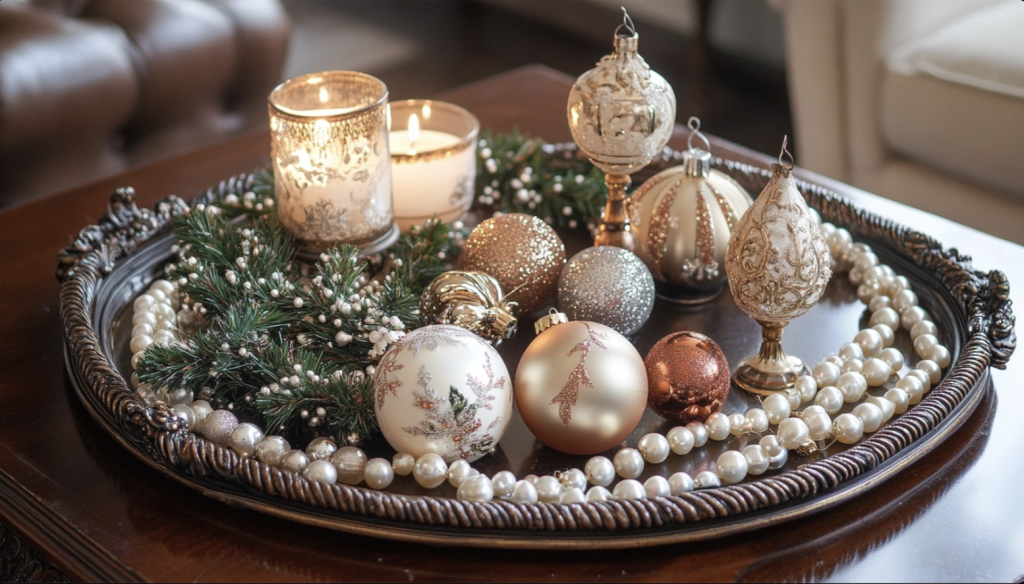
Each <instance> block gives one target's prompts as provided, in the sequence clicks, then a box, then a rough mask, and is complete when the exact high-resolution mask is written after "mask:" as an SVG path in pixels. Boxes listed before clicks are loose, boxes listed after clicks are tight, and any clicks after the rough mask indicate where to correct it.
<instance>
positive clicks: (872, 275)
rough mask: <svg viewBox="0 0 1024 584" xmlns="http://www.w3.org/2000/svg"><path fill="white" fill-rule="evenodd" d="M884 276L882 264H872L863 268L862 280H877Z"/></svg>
mask: <svg viewBox="0 0 1024 584" xmlns="http://www.w3.org/2000/svg"><path fill="white" fill-rule="evenodd" d="M884 277H885V270H884V269H883V268H882V266H874V267H871V268H868V269H866V270H864V277H863V280H864V281H865V282H877V281H880V280H881V279H882V278H884Z"/></svg>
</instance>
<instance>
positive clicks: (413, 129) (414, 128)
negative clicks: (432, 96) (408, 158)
mask: <svg viewBox="0 0 1024 584" xmlns="http://www.w3.org/2000/svg"><path fill="white" fill-rule="evenodd" d="M419 139H420V118H419V116H417V115H416V114H412V115H411V116H409V151H410V152H412V153H413V154H415V152H416V141H417V140H419Z"/></svg>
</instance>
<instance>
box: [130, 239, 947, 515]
mask: <svg viewBox="0 0 1024 584" xmlns="http://www.w3.org/2000/svg"><path fill="white" fill-rule="evenodd" d="M821 230H822V233H823V235H825V238H826V241H827V242H828V244H829V249H830V251H831V253H832V256H833V258H834V259H835V260H836V262H837V263H838V264H839V265H840V267H844V266H852V268H851V269H850V271H849V274H848V278H849V280H850V283H851V284H853V285H855V286H858V288H857V296H858V298H859V299H860V300H861V301H862V302H864V303H865V304H866V305H867V306H868V309H869V311H870V312H871V317H870V319H869V321H868V328H865V329H863V330H861V331H859V332H858V333H857V334H856V335H854V338H853V339H852V342H849V343H845V344H844V345H842V346H841V347H840V348H839V351H838V354H837V355H833V356H831V357H828V358H826V359H824V360H822V361H821V362H820V363H818V364H817V365H815V366H814V368H813V369H812V372H811V375H805V376H803V377H800V378H799V379H797V380H796V385H795V387H794V389H793V390H792V391H791V392H788V393H787V394H775V395H772V396H769V397H768V398H766V399H765V400H764V402H763V404H762V406H763V407H762V408H751V409H750V410H748V411H747V412H745V413H744V414H740V413H733V414H731V415H726V414H724V413H716V414H712V415H711V416H710V417H709V418H708V419H707V420H706V421H705V422H704V423H699V422H691V423H690V424H687V425H686V426H677V427H674V428H672V429H671V430H669V431H668V432H667V433H666V434H665V435H664V436H663V435H661V434H657V433H650V434H646V435H644V436H643V437H642V438H641V439H640V441H639V442H638V444H637V448H635V449H634V448H623V449H621V450H619V451H618V452H617V453H616V454H615V455H614V457H613V460H609V459H608V458H607V457H604V456H595V457H592V458H591V459H590V460H588V461H587V463H586V465H585V466H584V469H583V470H580V469H568V470H565V471H560V472H556V473H554V474H553V475H545V476H541V477H538V476H536V475H529V476H527V477H526V478H524V479H522V480H517V479H516V477H515V475H514V474H513V473H512V472H510V471H500V472H498V473H496V474H495V475H494V476H493V477H487V476H486V475H483V474H480V472H479V471H477V470H476V469H473V468H472V466H471V465H470V464H469V463H468V462H466V461H464V460H457V461H455V462H454V463H452V464H451V466H449V465H448V464H447V463H446V462H445V461H444V459H443V458H441V457H440V456H438V455H437V454H433V453H430V454H425V455H423V456H421V457H419V458H418V459H417V458H415V457H413V456H412V455H411V454H408V453H397V454H395V456H394V458H393V459H392V460H391V461H388V460H386V459H384V458H374V459H371V460H368V459H367V456H366V454H365V453H364V452H363V451H362V450H361V449H359V448H356V447H354V446H344V447H341V448H338V447H337V445H335V443H334V442H333V441H331V440H330V439H327V438H317V439H315V440H313V441H312V442H310V444H309V445H308V446H307V448H306V450H305V451H301V450H294V449H291V447H290V445H289V443H288V441H287V440H285V439H284V438H282V437H280V436H264V434H263V432H262V430H260V429H259V428H258V427H256V426H255V425H253V424H248V423H241V424H240V423H239V422H238V420H237V418H236V417H235V416H234V414H232V413H231V412H230V411H228V410H214V409H213V408H212V407H211V406H210V404H209V402H207V401H205V400H202V399H200V400H195V401H193V395H192V392H191V391H188V390H176V391H166V390H163V391H156V392H154V391H153V390H152V388H150V387H148V386H147V385H146V384H140V383H138V380H137V378H136V377H135V376H134V375H133V376H132V377H133V379H132V381H133V384H134V385H135V386H136V387H137V391H138V392H139V394H140V395H141V396H142V397H143V398H144V399H146V401H147V402H149V403H155V402H156V401H157V400H161V401H164V402H165V403H168V404H170V405H171V406H172V410H173V411H174V413H175V415H177V416H179V417H180V418H181V419H182V420H183V421H184V422H185V423H186V424H188V426H189V427H190V428H191V429H192V430H193V431H194V432H196V433H197V434H200V435H203V436H204V437H206V438H207V439H208V440H210V441H212V442H214V443H216V444H219V445H221V446H225V447H229V448H231V449H232V450H233V451H234V452H236V453H237V454H238V455H240V456H243V457H247V458H248V457H255V458H256V459H257V460H259V461H260V462H263V463H265V464H268V465H271V466H276V467H279V468H281V469H283V470H288V471H292V472H298V473H301V474H302V476H303V477H305V478H306V479H307V480H309V481H320V482H325V483H335V482H342V483H346V484H351V485H356V484H359V483H361V482H365V483H366V485H367V486H368V487H370V488H372V489H385V488H387V487H388V486H390V485H391V483H392V482H393V480H394V477H395V476H396V475H398V476H408V475H412V476H413V478H414V479H415V480H416V482H417V483H418V484H419V485H420V486H422V487H424V488H427V489H432V488H435V487H438V486H440V485H441V484H443V483H444V482H445V481H448V482H449V483H450V484H451V485H452V486H453V487H455V488H456V489H457V491H456V497H457V498H458V499H459V500H463V501H479V502H482V501H490V500H492V499H494V498H496V497H497V498H502V499H507V500H509V501H512V502H516V503H522V504H532V503H538V502H541V503H561V504H576V503H583V502H598V501H604V500H608V499H612V498H614V499H623V500H626V499H644V498H656V497H665V496H669V495H680V494H683V493H687V492H690V491H692V490H694V489H706V488H715V487H719V486H721V485H731V484H736V483H739V482H741V481H743V480H744V479H745V478H746V476H747V475H751V476H758V475H761V474H763V473H765V472H767V471H768V470H777V469H779V468H781V467H783V466H784V465H785V464H786V462H787V460H788V458H789V451H790V450H795V451H797V452H798V453H801V454H809V453H810V452H813V451H815V450H818V446H817V444H816V443H817V442H818V441H824V440H834V441H838V442H840V443H843V444H856V443H857V442H859V441H860V440H861V438H862V437H863V436H864V434H870V433H873V432H876V431H878V430H879V429H880V428H881V427H882V426H883V425H884V424H885V423H886V422H887V421H888V420H889V419H891V418H892V416H894V415H897V414H903V413H905V412H906V411H907V410H908V409H909V407H910V406H911V405H914V404H916V403H918V402H920V401H921V399H922V398H923V397H924V394H926V393H927V392H928V391H929V390H930V389H931V388H932V386H934V385H935V384H937V383H938V382H939V381H940V379H941V376H942V370H943V369H945V368H946V367H948V366H949V364H950V362H951V360H952V356H951V353H950V351H949V349H948V348H947V347H945V346H944V345H942V344H941V343H940V341H939V337H938V327H937V326H936V325H935V323H934V322H933V321H932V320H931V316H930V315H929V314H928V313H927V311H925V310H924V309H923V308H921V307H920V306H919V305H918V297H917V294H915V293H914V292H913V291H912V290H911V285H910V283H909V281H908V280H907V279H906V278H905V277H903V276H897V275H896V274H895V272H894V271H893V270H892V269H891V268H890V267H889V266H885V265H881V264H880V263H879V260H878V257H877V256H876V255H875V254H874V253H873V252H872V251H871V249H870V248H869V247H868V246H867V245H864V244H861V243H853V241H852V237H850V234H849V232H848V231H846V230H845V229H840V228H837V227H836V226H834V225H832V224H830V223H823V224H821ZM133 308H134V315H133V318H132V324H133V328H132V337H131V341H130V343H129V346H130V348H131V350H132V352H133V356H132V361H131V363H132V367H133V368H135V367H136V366H137V363H138V360H139V359H140V358H141V355H142V352H143V351H144V350H145V349H146V348H147V347H148V346H150V345H152V344H154V343H155V344H171V343H176V342H181V339H180V338H179V336H178V332H177V331H178V329H177V319H176V314H175V311H176V310H178V309H179V308H180V301H179V299H178V293H177V289H176V286H175V285H174V284H173V283H171V282H169V281H167V280H157V281H155V282H154V283H153V284H152V285H151V286H150V287H149V289H148V290H147V291H146V293H144V294H142V295H140V296H139V297H138V298H136V300H135V302H134V305H133ZM899 328H903V329H904V330H906V331H908V333H909V335H910V338H911V339H912V341H913V348H914V352H915V353H916V354H917V355H918V356H919V357H921V360H920V361H919V362H918V363H917V364H916V366H915V368H914V369H913V370H911V371H909V372H908V373H907V374H906V375H904V376H903V377H902V378H899V379H898V380H897V381H896V383H895V384H894V386H893V387H890V388H889V389H887V390H886V392H885V394H884V396H868V397H867V398H866V399H864V396H865V395H866V393H867V392H868V390H869V388H877V387H881V386H884V385H886V384H887V383H888V382H889V380H890V379H891V378H892V377H893V376H894V375H898V374H899V372H900V371H901V370H902V368H903V367H904V365H905V357H904V356H903V355H902V354H901V353H900V352H899V351H898V350H896V349H894V348H892V347H891V345H892V344H893V342H894V339H895V332H896V331H897V330H898V329H899ZM861 400H864V401H863V402H862V401H861ZM810 402H813V404H812V405H808V406H806V407H805V408H804V409H803V410H802V411H797V410H798V409H799V408H800V406H801V405H802V404H806V403H810ZM858 402H861V403H858ZM844 403H850V404H853V403H857V405H856V406H855V407H854V408H853V410H852V412H851V413H843V414H839V415H838V416H836V418H835V419H834V420H833V419H832V418H831V416H834V415H836V414H838V413H839V412H840V411H841V409H842V407H843V404H844ZM770 425H774V426H777V427H778V429H777V432H776V433H775V434H769V435H765V436H762V437H761V438H760V440H759V442H758V443H756V444H747V445H746V446H744V447H743V449H742V450H727V451H725V452H723V453H722V454H721V455H719V457H718V459H717V461H716V463H715V466H714V471H711V470H704V471H701V472H699V473H698V474H697V475H696V476H695V477H691V476H690V475H689V474H687V473H685V472H677V473H674V474H672V475H671V476H670V477H668V478H667V479H666V478H665V477H662V476H658V475H655V476H652V477H650V478H648V479H647V480H646V481H645V482H644V483H640V482H639V481H638V480H636V479H637V478H638V477H640V476H641V474H642V473H643V470H644V465H645V462H646V463H650V464H660V463H662V462H664V461H665V460H666V459H667V458H668V457H669V455H670V454H675V455H677V456H685V455H687V454H689V453H690V452H692V451H693V449H695V448H701V447H703V446H704V445H705V444H706V443H707V442H708V440H714V441H724V440H727V439H729V438H730V437H732V436H742V435H751V434H753V435H759V434H763V433H765V432H767V431H768V430H769V426H770ZM616 476H619V477H621V480H619V481H618V483H616V484H615V486H614V487H613V489H612V490H611V491H609V490H608V489H607V487H609V486H611V485H612V483H613V482H615V478H616ZM588 484H591V485H593V486H591V487H590V488H589V489H587V485H588Z"/></svg>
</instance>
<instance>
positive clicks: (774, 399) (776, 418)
mask: <svg viewBox="0 0 1024 584" xmlns="http://www.w3.org/2000/svg"><path fill="white" fill-rule="evenodd" d="M789 412H790V407H789V400H788V399H787V398H786V396H785V395H782V394H779V393H773V394H772V395H770V396H768V397H766V398H765V399H764V413H765V414H768V421H769V422H771V423H772V424H778V423H780V422H782V420H785V419H787V418H789Z"/></svg>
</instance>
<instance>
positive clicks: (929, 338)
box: [914, 334, 939, 357]
mask: <svg viewBox="0 0 1024 584" xmlns="http://www.w3.org/2000/svg"><path fill="white" fill-rule="evenodd" d="M938 344H939V339H938V337H936V336H935V335H932V334H923V335H918V336H917V338H915V339H914V352H915V353H917V354H918V355H919V356H921V357H924V353H925V351H927V350H928V349H931V348H932V347H934V346H935V345H938Z"/></svg>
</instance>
